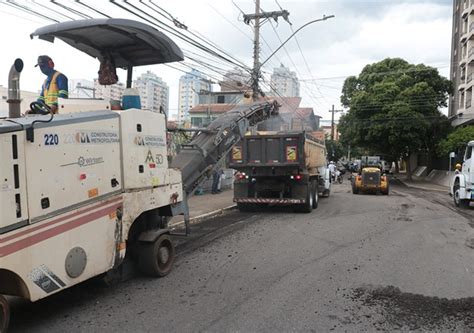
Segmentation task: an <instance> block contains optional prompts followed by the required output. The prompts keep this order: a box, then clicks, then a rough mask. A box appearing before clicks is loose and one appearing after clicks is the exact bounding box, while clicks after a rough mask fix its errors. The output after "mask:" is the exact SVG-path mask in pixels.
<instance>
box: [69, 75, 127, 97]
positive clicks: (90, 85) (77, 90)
mask: <svg viewBox="0 0 474 333" xmlns="http://www.w3.org/2000/svg"><path fill="white" fill-rule="evenodd" d="M124 90H125V85H124V84H123V83H120V82H118V83H116V84H112V85H108V86H103V85H101V84H100V83H99V80H98V79H94V81H89V80H83V79H73V80H69V98H103V99H106V100H109V99H115V100H119V101H120V100H122V95H123V91H124Z"/></svg>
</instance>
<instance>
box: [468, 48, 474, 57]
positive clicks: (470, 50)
mask: <svg viewBox="0 0 474 333" xmlns="http://www.w3.org/2000/svg"><path fill="white" fill-rule="evenodd" d="M473 55H474V47H471V48H470V49H469V52H468V53H467V56H468V57H469V58H470V57H472V56H473Z"/></svg>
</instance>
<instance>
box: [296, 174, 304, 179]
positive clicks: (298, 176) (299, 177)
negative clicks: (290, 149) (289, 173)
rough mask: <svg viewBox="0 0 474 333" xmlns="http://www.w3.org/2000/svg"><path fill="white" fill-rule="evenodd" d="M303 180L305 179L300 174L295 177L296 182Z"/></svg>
mask: <svg viewBox="0 0 474 333" xmlns="http://www.w3.org/2000/svg"><path fill="white" fill-rule="evenodd" d="M302 178H303V177H302V176H301V175H300V174H298V175H296V176H295V177H294V179H295V180H301V179H302Z"/></svg>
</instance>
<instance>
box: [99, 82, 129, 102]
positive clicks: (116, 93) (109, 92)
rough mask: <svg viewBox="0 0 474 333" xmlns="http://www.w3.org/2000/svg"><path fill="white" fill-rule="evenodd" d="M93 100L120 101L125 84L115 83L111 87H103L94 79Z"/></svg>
mask: <svg viewBox="0 0 474 333" xmlns="http://www.w3.org/2000/svg"><path fill="white" fill-rule="evenodd" d="M94 88H95V98H103V99H114V100H117V101H121V100H122V96H123V91H124V90H125V84H123V83H121V82H117V83H115V84H112V85H108V86H103V85H101V84H100V83H99V80H98V79H94Z"/></svg>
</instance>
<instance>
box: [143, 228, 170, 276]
mask: <svg viewBox="0 0 474 333" xmlns="http://www.w3.org/2000/svg"><path fill="white" fill-rule="evenodd" d="M175 254H176V251H175V248H174V245H173V242H172V240H171V238H170V236H169V235H166V234H165V235H161V236H160V237H158V239H157V240H156V241H155V242H153V243H145V242H142V243H140V246H139V249H138V268H139V269H140V271H142V272H143V273H145V274H147V275H150V276H154V277H163V276H166V275H168V274H169V272H171V269H172V268H173V263H174V260H175Z"/></svg>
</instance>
